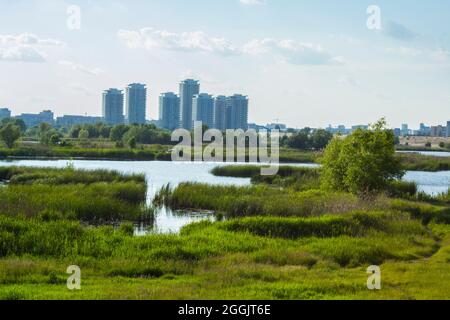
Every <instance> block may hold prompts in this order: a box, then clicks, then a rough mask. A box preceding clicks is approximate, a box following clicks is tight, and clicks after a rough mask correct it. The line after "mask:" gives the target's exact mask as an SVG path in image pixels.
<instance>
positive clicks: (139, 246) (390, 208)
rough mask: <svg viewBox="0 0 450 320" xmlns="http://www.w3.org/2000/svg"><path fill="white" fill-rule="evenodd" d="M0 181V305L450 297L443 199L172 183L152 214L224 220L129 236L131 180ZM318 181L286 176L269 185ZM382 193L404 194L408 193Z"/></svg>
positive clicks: (134, 199) (42, 176)
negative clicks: (375, 280)
mask: <svg viewBox="0 0 450 320" xmlns="http://www.w3.org/2000/svg"><path fill="white" fill-rule="evenodd" d="M252 170H253V169H252ZM0 174H2V175H3V177H7V178H8V180H10V181H11V183H10V184H9V185H7V186H5V187H1V188H0V299H7V300H22V299H95V300H97V299H450V293H449V292H450V291H449V290H448V275H449V274H450V225H449V223H450V219H449V217H450V215H449V207H448V203H447V202H446V200H447V195H442V196H441V197H440V198H436V199H434V200H433V201H434V202H432V203H431V202H430V203H424V202H420V201H417V200H414V199H409V200H405V199H392V198H388V197H386V196H379V197H377V198H375V199H374V200H372V201H368V200H361V199H358V198H357V197H355V196H352V195H350V194H345V193H333V192H324V191H320V190H307V191H298V190H297V189H296V188H295V187H293V186H292V185H291V186H289V187H287V188H280V183H279V182H276V181H275V180H274V181H261V182H259V183H258V184H256V185H253V186H248V187H232V186H211V185H206V184H194V183H184V184H181V185H179V186H178V187H177V188H175V189H174V190H172V189H171V188H170V187H169V186H167V187H165V188H163V189H162V190H161V191H160V194H159V197H158V201H157V202H158V204H163V203H166V204H169V205H170V206H172V207H174V208H193V209H209V210H214V211H216V212H217V213H223V214H225V215H226V217H227V219H226V221H222V222H210V221H203V222H199V223H194V224H190V225H188V226H186V227H184V228H183V229H182V231H181V232H180V234H150V235H146V236H143V237H134V236H133V225H132V224H131V223H129V222H124V220H138V219H140V218H141V217H142V214H144V213H145V212H146V211H145V210H144V209H143V207H142V201H143V199H144V197H145V191H146V183H145V180H143V177H142V176H126V175H120V174H118V173H115V172H105V171H94V172H92V173H90V172H85V171H79V170H74V169H72V168H68V169H49V170H48V171H47V169H25V168H10V169H9V170H7V169H2V170H1V171H0ZM316 174H317V172H316V171H315V170H310V169H298V170H297V169H296V170H294V171H290V169H287V168H285V169H283V170H281V171H280V174H279V175H278V179H280V180H279V181H284V182H285V181H286V179H289V178H292V177H294V178H295V179H297V180H300V181H307V179H309V178H312V179H313V178H315V177H316V176H315V175H316ZM255 177H257V176H253V178H255ZM302 179H304V180H302ZM394 189H395V190H397V191H398V190H400V191H401V193H406V194H407V193H408V192H410V191H411V190H412V186H401V187H399V186H394ZM77 220H78V221H77ZM84 220H94V221H97V222H111V221H114V222H118V223H117V224H116V225H115V226H112V225H110V226H97V227H94V226H92V225H86V224H84V223H83V222H81V221H84ZM373 264H375V265H379V266H380V267H381V270H382V290H381V291H377V292H373V291H369V290H367V287H366V281H367V277H368V275H367V273H366V269H367V267H368V266H370V265H373ZM69 265H77V266H79V267H80V268H81V271H82V284H81V285H82V290H80V291H69V290H68V289H67V288H66V279H67V277H68V275H67V274H66V273H65V271H66V269H67V267H68V266H69Z"/></svg>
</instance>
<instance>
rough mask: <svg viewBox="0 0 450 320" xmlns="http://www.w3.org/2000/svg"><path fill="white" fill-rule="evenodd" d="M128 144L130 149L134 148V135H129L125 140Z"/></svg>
mask: <svg viewBox="0 0 450 320" xmlns="http://www.w3.org/2000/svg"><path fill="white" fill-rule="evenodd" d="M127 144H128V146H129V147H130V148H131V149H135V148H136V138H135V137H131V138H130V139H129V140H128V141H127Z"/></svg>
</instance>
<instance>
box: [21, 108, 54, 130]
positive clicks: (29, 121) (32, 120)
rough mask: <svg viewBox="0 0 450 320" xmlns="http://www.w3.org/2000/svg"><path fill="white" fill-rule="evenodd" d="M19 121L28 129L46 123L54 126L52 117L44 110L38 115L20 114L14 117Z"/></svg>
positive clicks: (50, 112)
mask: <svg viewBox="0 0 450 320" xmlns="http://www.w3.org/2000/svg"><path fill="white" fill-rule="evenodd" d="M16 118H17V119H21V120H22V121H23V122H24V123H25V125H26V126H27V127H28V128H32V127H35V126H38V125H39V124H40V123H44V122H45V123H48V124H49V125H54V123H55V120H54V115H53V112H52V111H50V110H44V111H42V112H40V113H38V114H33V113H22V114H21V115H20V116H17V117H16Z"/></svg>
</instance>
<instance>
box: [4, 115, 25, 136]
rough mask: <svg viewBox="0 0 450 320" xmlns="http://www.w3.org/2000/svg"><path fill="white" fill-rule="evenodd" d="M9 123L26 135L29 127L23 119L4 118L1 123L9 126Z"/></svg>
mask: <svg viewBox="0 0 450 320" xmlns="http://www.w3.org/2000/svg"><path fill="white" fill-rule="evenodd" d="M8 123H10V124H12V125H15V126H18V127H19V128H20V131H21V132H22V133H24V132H25V131H26V130H27V126H26V125H25V122H24V121H23V120H22V119H17V118H4V119H2V121H1V125H3V126H4V125H7V124H8Z"/></svg>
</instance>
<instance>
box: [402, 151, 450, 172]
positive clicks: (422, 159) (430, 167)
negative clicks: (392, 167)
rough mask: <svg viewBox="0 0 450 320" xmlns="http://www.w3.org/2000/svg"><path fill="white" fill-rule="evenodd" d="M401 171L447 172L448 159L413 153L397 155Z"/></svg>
mask: <svg viewBox="0 0 450 320" xmlns="http://www.w3.org/2000/svg"><path fill="white" fill-rule="evenodd" d="M397 157H398V158H399V159H400V161H401V163H402V166H403V169H404V170H408V171H430V172H437V171H448V170H450V158H444V157H433V156H424V155H421V154H415V153H398V154H397Z"/></svg>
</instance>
